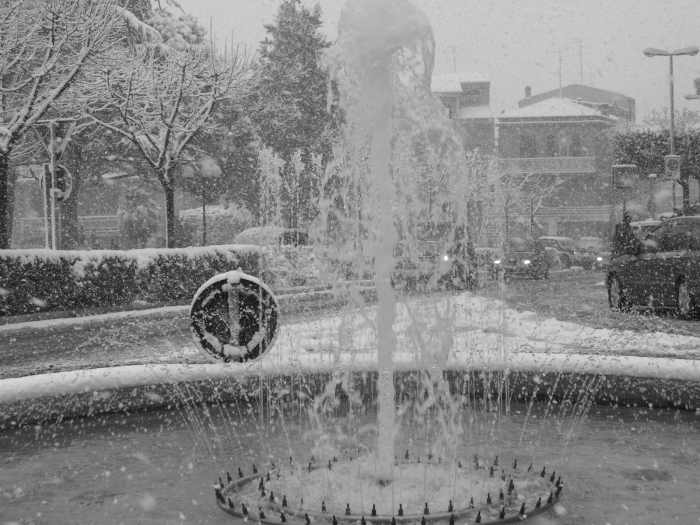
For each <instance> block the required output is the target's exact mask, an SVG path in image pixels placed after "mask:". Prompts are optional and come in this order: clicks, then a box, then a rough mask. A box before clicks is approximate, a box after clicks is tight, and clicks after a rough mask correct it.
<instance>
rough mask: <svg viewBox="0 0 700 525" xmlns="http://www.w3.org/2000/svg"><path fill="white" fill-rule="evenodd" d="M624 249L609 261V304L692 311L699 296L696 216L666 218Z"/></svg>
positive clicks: (699, 249)
mask: <svg viewBox="0 0 700 525" xmlns="http://www.w3.org/2000/svg"><path fill="white" fill-rule="evenodd" d="M627 251H628V252H629V253H624V254H622V255H620V256H618V257H615V258H614V259H613V260H612V261H611V263H610V269H609V270H608V276H607V280H606V282H607V288H608V302H609V304H610V308H612V309H614V310H626V309H628V308H629V307H630V306H632V305H643V306H650V307H666V308H668V307H671V308H677V309H678V311H679V312H680V313H681V314H682V315H684V316H686V315H689V314H691V313H693V312H694V311H695V309H696V306H697V304H698V300H699V299H700V217H676V218H673V219H668V220H666V221H664V222H663V223H662V224H661V225H659V226H657V227H656V228H655V229H654V230H652V231H651V232H650V233H648V234H647V235H646V237H645V238H644V239H643V240H642V241H641V242H640V243H639V244H638V245H637V246H636V247H630V248H629V249H628V250H627ZM631 252H634V253H631Z"/></svg>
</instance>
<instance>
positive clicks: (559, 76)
mask: <svg viewBox="0 0 700 525" xmlns="http://www.w3.org/2000/svg"><path fill="white" fill-rule="evenodd" d="M559 98H562V97H561V51H559Z"/></svg>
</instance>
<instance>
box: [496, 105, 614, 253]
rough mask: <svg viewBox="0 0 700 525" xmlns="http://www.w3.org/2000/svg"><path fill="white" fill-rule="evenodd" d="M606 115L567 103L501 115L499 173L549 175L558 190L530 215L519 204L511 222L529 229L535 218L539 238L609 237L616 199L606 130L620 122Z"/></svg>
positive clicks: (523, 109)
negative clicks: (557, 185) (546, 236)
mask: <svg viewBox="0 0 700 525" xmlns="http://www.w3.org/2000/svg"><path fill="white" fill-rule="evenodd" d="M530 98H534V97H530ZM606 113H607V114H603V112H601V111H599V110H597V109H594V108H592V107H589V106H587V105H585V104H581V103H579V102H577V101H574V100H570V99H565V98H545V99H542V100H540V101H539V102H534V103H528V104H526V105H523V106H522V107H520V108H518V109H515V110H512V111H505V112H503V113H502V114H501V115H500V116H499V118H498V124H497V126H498V146H499V147H498V150H499V156H500V166H501V170H502V171H503V172H504V173H507V174H508V175H511V176H515V177H518V176H526V175H528V174H539V175H545V176H551V177H552V183H554V182H555V180H556V182H557V184H559V185H560V187H559V189H558V190H557V191H556V192H554V193H553V194H552V195H550V196H548V197H547V199H546V200H545V202H544V206H541V204H542V203H539V204H540V206H539V208H538V210H536V211H534V212H533V211H532V210H530V209H528V208H529V207H530V206H528V205H527V203H521V205H520V207H519V208H522V209H519V208H517V207H516V209H514V210H513V213H511V217H509V222H510V220H511V219H512V220H515V221H517V222H518V224H520V225H522V227H523V228H526V229H527V230H530V229H531V219H533V217H531V215H533V214H534V220H535V221H536V222H537V225H538V226H537V228H536V233H539V234H547V235H564V236H568V237H573V238H574V239H577V238H578V237H581V236H601V237H607V236H608V235H609V230H610V220H611V214H612V211H613V206H614V204H615V198H616V195H615V194H614V193H613V192H611V191H610V185H611V177H610V174H611V171H612V157H611V155H610V151H609V147H608V135H607V131H608V130H610V128H611V127H612V126H614V125H615V123H616V122H617V121H618V120H619V117H616V116H614V115H611V114H609V112H606ZM523 215H524V216H525V217H527V220H523V217H522V216H523ZM509 226H510V225H509ZM509 229H510V230H511V231H517V228H516V227H514V228H512V229H511V228H509ZM527 233H528V234H529V232H527Z"/></svg>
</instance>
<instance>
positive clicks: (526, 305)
mask: <svg viewBox="0 0 700 525" xmlns="http://www.w3.org/2000/svg"><path fill="white" fill-rule="evenodd" d="M604 282H605V274H604V273H602V272H596V271H578V272H573V271H568V272H561V273H552V274H551V275H550V278H549V279H548V280H544V281H533V280H514V281H512V282H510V283H507V284H506V285H504V289H502V290H499V289H497V288H496V287H495V286H493V285H492V286H490V287H489V288H488V289H487V290H485V291H484V292H483V293H485V294H486V295H488V296H490V297H493V298H502V299H504V300H505V301H506V303H507V304H508V306H510V307H511V308H514V309H516V310H518V311H526V310H527V311H531V312H536V313H537V314H539V315H541V316H542V317H546V318H549V317H554V318H556V319H558V320H560V321H569V322H572V323H576V324H580V325H583V326H590V327H591V328H610V329H615V330H633V331H639V332H665V333H669V334H677V335H689V336H695V337H700V321H697V320H686V319H678V318H677V317H676V316H675V315H674V312H671V311H669V312H650V311H635V312H632V313H620V312H612V311H611V310H610V308H609V307H608V295H607V294H608V292H607V288H606V287H605V286H604Z"/></svg>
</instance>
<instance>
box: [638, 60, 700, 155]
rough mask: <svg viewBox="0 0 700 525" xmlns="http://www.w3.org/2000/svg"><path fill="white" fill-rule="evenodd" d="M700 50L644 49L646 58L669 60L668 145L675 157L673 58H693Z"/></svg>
mask: <svg viewBox="0 0 700 525" xmlns="http://www.w3.org/2000/svg"><path fill="white" fill-rule="evenodd" d="M699 51H700V49H698V48H697V47H696V46H690V47H684V48H681V49H676V50H675V51H670V52H669V51H665V50H663V49H656V48H654V47H647V48H646V49H644V51H643V53H644V56H648V57H657V56H666V57H668V58H669V67H670V70H669V71H670V76H669V81H670V87H671V134H670V139H669V145H670V147H671V155H675V152H674V147H673V146H674V144H673V132H674V130H673V118H674V108H673V57H675V56H683V55H688V56H691V57H692V56H695V55H697V54H698V52H699Z"/></svg>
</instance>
